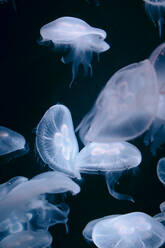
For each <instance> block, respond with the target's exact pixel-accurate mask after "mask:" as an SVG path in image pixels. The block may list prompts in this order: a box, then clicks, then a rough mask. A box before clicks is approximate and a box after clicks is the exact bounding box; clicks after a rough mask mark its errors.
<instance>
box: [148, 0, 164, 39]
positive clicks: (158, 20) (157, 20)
mask: <svg viewBox="0 0 165 248" xmlns="http://www.w3.org/2000/svg"><path fill="white" fill-rule="evenodd" d="M144 2H145V9H146V12H147V14H148V15H149V17H150V18H151V20H152V21H153V23H154V24H155V25H156V24H157V25H158V28H159V35H160V36H161V33H162V24H163V23H164V13H165V0H144Z"/></svg>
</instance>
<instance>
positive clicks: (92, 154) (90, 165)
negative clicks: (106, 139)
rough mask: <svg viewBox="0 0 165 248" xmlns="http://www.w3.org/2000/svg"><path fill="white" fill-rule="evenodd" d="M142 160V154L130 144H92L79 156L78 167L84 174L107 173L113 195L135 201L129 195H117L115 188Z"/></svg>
mask: <svg viewBox="0 0 165 248" xmlns="http://www.w3.org/2000/svg"><path fill="white" fill-rule="evenodd" d="M141 159H142V156H141V152H140V151H139V150H138V149H137V148H136V147H135V146H134V145H132V144H129V143H128V142H113V143H96V142H91V143H89V144H87V145H86V146H85V147H84V148H83V149H82V150H81V151H80V153H79V154H78V155H77V158H76V165H77V167H78V168H79V170H80V172H82V173H97V172H103V173H105V177H106V183H107V186H108V190H109V193H110V194H111V195H113V196H114V197H115V198H117V199H120V200H133V199H132V197H130V196H128V195H125V194H120V193H117V192H116V191H115V189H114V186H115V184H116V183H117V182H118V180H119V178H120V177H121V175H122V174H123V172H125V171H127V170H129V169H132V168H135V167H137V166H138V165H139V164H140V163H141Z"/></svg>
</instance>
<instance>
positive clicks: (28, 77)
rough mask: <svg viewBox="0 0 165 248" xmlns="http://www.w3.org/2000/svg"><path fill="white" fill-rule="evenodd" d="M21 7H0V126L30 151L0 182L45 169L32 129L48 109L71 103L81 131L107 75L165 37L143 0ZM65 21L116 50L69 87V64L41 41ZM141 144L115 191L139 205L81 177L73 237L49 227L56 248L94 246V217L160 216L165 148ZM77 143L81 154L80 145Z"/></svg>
mask: <svg viewBox="0 0 165 248" xmlns="http://www.w3.org/2000/svg"><path fill="white" fill-rule="evenodd" d="M91 2H92V1H91ZM16 5H17V11H16V12H14V10H13V8H12V4H11V3H10V1H9V2H8V3H6V4H3V5H0V85H1V86H0V109H1V112H0V113H1V114H0V124H1V125H3V126H6V127H8V128H11V129H13V130H15V131H17V132H19V133H21V134H22V135H24V137H25V138H26V140H27V143H28V145H29V147H30V152H29V153H28V154H27V155H25V156H23V157H20V158H15V159H14V160H12V161H10V163H4V164H2V165H1V167H0V179H1V183H3V182H6V181H7V180H9V179H10V178H11V177H14V176H18V175H20V176H26V177H29V178H31V177H32V176H34V175H36V174H39V173H41V172H43V171H47V170H48V168H47V167H43V165H42V164H41V162H40V161H39V159H38V158H37V156H36V153H35V147H34V141H35V128H36V126H37V124H38V122H39V121H40V119H41V118H42V116H43V114H44V113H45V111H46V110H47V109H48V108H49V107H50V106H52V105H54V104H56V103H61V104H64V105H66V106H67V107H68V108H69V109H70V111H71V113H72V118H73V122H74V126H75V127H76V126H77V125H78V124H79V122H80V121H81V119H82V118H83V116H84V115H85V114H86V113H87V112H88V111H89V110H90V108H91V107H92V105H93V104H94V101H95V99H96V97H97V95H98V93H99V92H100V90H101V89H102V88H103V86H104V85H105V84H106V82H107V81H108V79H109V78H110V76H112V75H113V73H114V72H116V71H117V70H119V69H120V68H122V67H124V66H126V65H129V64H131V63H134V62H139V61H141V60H144V59H146V58H147V57H148V56H149V55H150V54H151V52H152V51H153V50H154V48H156V46H158V45H159V44H160V43H161V42H163V40H164V37H165V32H163V34H162V38H160V37H159V34H158V30H157V28H156V27H155V26H154V25H153V23H152V22H151V20H150V19H149V17H148V16H147V15H146V13H145V9H144V4H143V1H142V0H139V1H138V0H100V6H98V7H97V6H96V5H95V4H94V3H91V4H89V3H87V2H86V1H85V0H60V1H59V0H16ZM62 16H73V17H77V18H80V19H83V20H84V21H86V22H87V23H88V24H90V25H91V26H94V27H98V28H101V29H104V30H105V31H106V32H107V39H106V41H107V42H108V43H109V44H110V45H111V49H110V50H108V51H107V52H105V53H103V54H101V55H100V62H99V63H98V62H97V58H96V56H94V59H93V63H92V65H93V76H92V78H90V77H84V76H83V73H82V71H81V69H80V73H79V75H78V77H77V79H76V81H75V82H74V83H73V85H72V87H71V88H69V83H70V81H71V65H70V64H66V65H64V64H63V63H62V62H61V61H60V55H59V54H57V53H55V52H54V51H52V50H51V49H49V48H48V47H44V46H40V45H38V43H37V40H39V38H40V34H39V30H40V28H41V27H42V26H43V25H44V24H46V23H48V22H50V21H53V20H54V19H56V18H59V17H62ZM77 137H78V136H77ZM143 138H144V136H141V137H139V138H138V139H136V140H133V141H131V142H132V143H133V144H135V145H136V146H137V147H138V148H139V149H140V151H141V152H142V156H143V160H142V163H141V165H140V167H139V170H138V171H137V173H136V174H133V175H129V176H126V177H123V178H122V179H121V180H120V185H119V186H118V188H117V189H118V190H119V191H121V192H125V193H129V194H131V195H132V196H133V197H134V199H135V204H133V203H131V202H128V201H119V200H116V199H114V198H113V197H111V196H110V195H109V194H108V191H107V187H106V183H105V179H104V176H103V175H84V176H83V180H82V183H81V192H80V194H79V195H77V196H74V197H72V196H70V195H67V197H66V202H67V203H68V204H69V205H70V208H71V210H70V215H69V222H68V225H69V230H70V233H69V234H68V235H66V234H65V230H64V227H63V226H61V225H59V226H58V225H57V226H55V227H52V228H50V231H51V233H52V235H53V238H54V240H53V245H52V247H56V248H65V247H72V248H74V247H75V248H78V247H80V248H83V247H90V246H89V245H88V244H87V243H86V242H85V241H84V239H83V236H82V234H81V232H82V230H83V228H84V226H85V225H86V224H87V223H88V222H89V221H90V220H92V219H95V218H99V217H103V216H105V215H110V214H122V213H123V214H124V213H128V212H133V211H142V212H145V213H147V214H150V215H152V216H153V215H155V214H156V213H158V212H159V205H160V203H161V202H162V201H164V200H165V189H164V187H163V185H162V184H161V183H160V182H159V180H158V179H157V176H156V165H157V161H158V160H159V159H160V158H161V157H163V156H164V155H165V151H164V148H163V147H162V149H160V150H158V152H157V154H156V156H155V157H153V156H152V154H151V152H150V150H149V148H148V147H145V146H144V144H143ZM79 145H80V149H81V148H82V147H83V146H82V144H81V142H80V141H79Z"/></svg>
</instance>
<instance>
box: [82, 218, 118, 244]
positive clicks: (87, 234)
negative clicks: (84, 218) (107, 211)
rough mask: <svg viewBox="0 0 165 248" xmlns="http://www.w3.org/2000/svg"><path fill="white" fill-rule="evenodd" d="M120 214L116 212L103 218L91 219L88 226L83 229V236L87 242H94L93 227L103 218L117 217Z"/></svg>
mask: <svg viewBox="0 0 165 248" xmlns="http://www.w3.org/2000/svg"><path fill="white" fill-rule="evenodd" d="M117 216H119V214H114V215H108V216H105V217H102V218H98V219H95V220H92V221H90V222H89V223H88V224H87V225H86V226H85V228H84V229H83V232H82V234H83V236H84V238H85V240H86V241H87V242H92V232H93V228H94V226H95V225H96V224H97V223H98V222H100V221H101V220H106V219H111V218H115V217H117Z"/></svg>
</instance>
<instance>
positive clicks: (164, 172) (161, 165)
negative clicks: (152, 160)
mask: <svg viewBox="0 0 165 248" xmlns="http://www.w3.org/2000/svg"><path fill="white" fill-rule="evenodd" d="M157 176H158V178H159V180H160V182H161V183H163V184H165V158H161V159H160V160H159V161H158V165H157Z"/></svg>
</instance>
